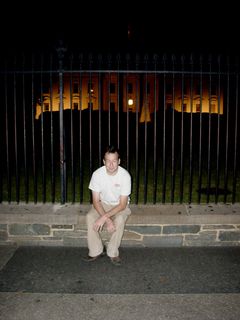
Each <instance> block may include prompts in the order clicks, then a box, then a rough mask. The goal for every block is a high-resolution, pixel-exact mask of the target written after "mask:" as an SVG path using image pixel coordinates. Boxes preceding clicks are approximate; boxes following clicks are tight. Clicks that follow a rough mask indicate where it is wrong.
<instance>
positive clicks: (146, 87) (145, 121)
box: [143, 55, 148, 204]
mask: <svg viewBox="0 0 240 320" xmlns="http://www.w3.org/2000/svg"><path fill="white" fill-rule="evenodd" d="M144 65H145V71H147V70H148V55H145V57H144ZM144 83H145V85H144V89H143V90H144V93H143V96H145V99H144V101H143V108H144V200H143V203H144V204H146V203H147V191H148V188H147V187H148V122H147V109H148V74H147V72H146V73H145V76H144Z"/></svg>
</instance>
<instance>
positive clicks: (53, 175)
mask: <svg viewBox="0 0 240 320" xmlns="http://www.w3.org/2000/svg"><path fill="white" fill-rule="evenodd" d="M52 63H53V61H52V55H51V56H50V73H49V84H50V126H51V129H50V130H51V131H50V139H51V142H50V143H51V201H52V203H54V202H55V187H56V183H55V178H56V174H55V170H56V168H55V165H54V164H55V152H54V128H53V73H52Z"/></svg>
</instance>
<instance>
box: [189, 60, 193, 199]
mask: <svg viewBox="0 0 240 320" xmlns="http://www.w3.org/2000/svg"><path fill="white" fill-rule="evenodd" d="M190 67H191V76H190V132H189V188H188V193H189V196H188V203H189V204H190V203H191V202H192V186H193V56H192V55H191V57H190Z"/></svg>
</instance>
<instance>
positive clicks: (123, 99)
mask: <svg viewBox="0 0 240 320" xmlns="http://www.w3.org/2000/svg"><path fill="white" fill-rule="evenodd" d="M238 77H239V69H238V61H237V60H236V59H235V58H233V57H224V56H174V55H162V56H160V55H154V54H149V55H136V54H117V55H93V54H92V55H90V54H80V55H77V54H75V55H70V54H68V52H65V50H64V48H59V50H58V51H57V53H56V55H52V56H44V55H39V56H37V55H35V56H31V57H28V56H21V57H20V56H18V57H12V58H11V57H8V58H7V59H2V60H1V86H0V89H1V91H0V114H1V118H0V119H1V120H0V121H1V135H0V157H1V158H0V161H1V165H0V172H1V173H0V201H1V202H2V201H7V202H9V203H11V202H13V201H14V202H20V201H24V202H29V201H33V202H35V203H37V202H43V203H44V202H53V203H54V202H61V203H65V202H72V203H75V202H79V203H83V202H89V201H90V200H91V198H90V193H89V190H88V183H89V179H90V176H91V173H92V172H93V170H94V169H95V168H97V167H98V166H100V165H102V149H103V147H104V146H105V145H107V144H110V143H114V144H116V145H117V146H118V147H119V148H120V151H121V159H122V165H123V166H124V167H126V168H127V169H128V170H129V172H130V173H131V175H132V182H133V184H132V195H131V201H132V203H136V204H138V203H144V204H146V203H152V204H156V203H210V202H215V203H219V202H223V203H227V202H230V203H235V202H239V200H240V188H239V187H240V186H239V184H240V180H239V139H238V135H239V112H238V110H239V80H238Z"/></svg>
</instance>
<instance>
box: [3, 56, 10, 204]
mask: <svg viewBox="0 0 240 320" xmlns="http://www.w3.org/2000/svg"><path fill="white" fill-rule="evenodd" d="M4 94H5V130H6V141H5V142H6V166H7V201H8V203H10V202H11V199H12V179H11V172H10V171H11V170H10V155H9V124H8V117H9V115H8V77H7V62H5V77H4Z"/></svg>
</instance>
